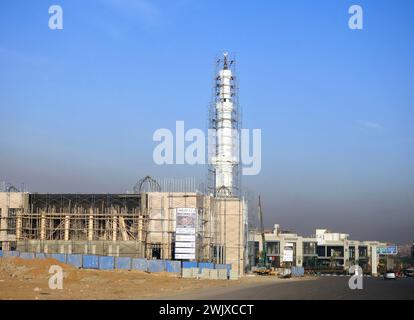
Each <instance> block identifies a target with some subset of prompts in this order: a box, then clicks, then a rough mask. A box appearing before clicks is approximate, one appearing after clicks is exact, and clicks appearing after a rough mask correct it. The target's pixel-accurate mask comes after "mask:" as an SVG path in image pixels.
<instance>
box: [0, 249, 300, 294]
mask: <svg viewBox="0 0 414 320" xmlns="http://www.w3.org/2000/svg"><path fill="white" fill-rule="evenodd" d="M51 265H59V266H61V267H62V268H63V276H64V280H63V289H62V290H59V289H55V290H52V289H49V277H50V276H51V275H50V274H49V272H48V271H49V268H50V266H51ZM302 280H305V279H289V280H287V279H282V280H281V279H277V278H276V277H243V278H242V279H240V280H236V281H229V280H196V279H181V278H180V277H179V276H178V275H175V274H171V273H166V272H161V273H146V272H142V271H135V270H133V271H127V270H113V271H104V270H85V269H77V268H75V267H73V266H70V265H67V264H63V263H61V262H59V261H57V260H54V259H44V260H41V259H34V260H25V259H21V258H17V257H13V258H0V299H1V300H7V299H12V300H17V299H20V300H50V299H59V300H61V299H62V300H63V299H159V298H163V297H168V298H172V299H173V298H174V295H178V296H179V295H181V294H183V293H189V292H192V291H194V292H200V291H203V290H207V289H208V290H214V288H223V287H231V286H242V287H244V286H255V285H260V284H265V283H269V282H275V281H284V282H286V281H302Z"/></svg>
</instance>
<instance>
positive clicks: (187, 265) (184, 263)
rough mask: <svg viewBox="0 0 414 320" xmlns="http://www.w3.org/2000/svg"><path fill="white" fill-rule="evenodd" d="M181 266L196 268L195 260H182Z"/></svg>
mask: <svg viewBox="0 0 414 320" xmlns="http://www.w3.org/2000/svg"><path fill="white" fill-rule="evenodd" d="M183 268H184V269H187V268H197V262H195V261H183Z"/></svg>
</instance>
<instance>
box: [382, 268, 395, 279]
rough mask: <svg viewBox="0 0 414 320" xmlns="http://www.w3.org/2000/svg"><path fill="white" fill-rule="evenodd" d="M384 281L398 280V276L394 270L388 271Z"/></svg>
mask: <svg viewBox="0 0 414 320" xmlns="http://www.w3.org/2000/svg"><path fill="white" fill-rule="evenodd" d="M384 279H385V280H388V279H391V280H397V276H396V274H395V272H394V270H387V271H386V272H385V273H384Z"/></svg>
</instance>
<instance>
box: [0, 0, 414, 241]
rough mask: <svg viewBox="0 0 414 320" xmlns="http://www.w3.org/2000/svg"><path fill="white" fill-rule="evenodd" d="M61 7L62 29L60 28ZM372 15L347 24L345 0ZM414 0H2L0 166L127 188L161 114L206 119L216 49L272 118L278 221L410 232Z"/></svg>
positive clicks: (164, 122)
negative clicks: (56, 16)
mask: <svg viewBox="0 0 414 320" xmlns="http://www.w3.org/2000/svg"><path fill="white" fill-rule="evenodd" d="M52 4H59V5H61V6H62V8H63V19H64V22H63V23H64V29H63V30H62V31H51V30H50V29H49V28H48V19H49V14H48V8H49V6H50V5H52ZM352 4H359V5H361V6H362V7H363V9H364V29H363V30H362V31H355V30H354V31H352V30H350V29H349V28H348V19H349V14H348V8H349V7H350V6H351V5H352ZM413 13H414V2H413V1H410V0H406V1H403V0H396V1H391V0H371V1H366V0H354V1H346V0H336V1H332V0H314V1H308V0H302V1H300V0H295V1H255V2H251V1H216V0H210V1H206V0H205V1H203V0H200V1H194V0H177V1H174V0H168V1H167V0H163V1H161V0H153V1H150V0H136V1H133V0H118V1H115V0H88V1H81V0H71V1H40V0H39V1H21V0H13V1H11V0H3V1H1V4H0V119H1V125H0V180H7V181H10V182H13V183H15V184H16V185H19V184H20V183H22V182H24V183H26V184H27V185H28V187H29V189H30V190H31V191H38V192H123V191H125V190H131V188H132V186H133V185H134V183H135V182H136V181H137V180H138V179H139V178H140V177H142V176H145V175H147V174H150V175H154V176H189V175H195V176H197V177H199V179H200V180H202V179H203V178H204V177H205V168H203V167H202V166H196V167H189V166H183V165H181V166H180V165H177V166H172V167H171V166H164V167H160V166H157V165H155V164H154V163H153V161H152V151H153V148H154V146H155V143H154V142H153V141H152V134H153V132H154V131H155V130H156V129H158V128H171V129H173V128H174V126H175V121H177V120H184V121H185V123H186V128H202V129H204V128H205V125H206V114H207V106H208V104H209V103H210V99H211V83H212V72H213V63H214V60H215V57H216V56H217V55H218V54H220V53H221V52H223V51H224V50H228V51H230V52H233V53H235V54H236V56H237V60H238V72H239V81H240V102H241V105H242V106H243V112H244V113H243V116H244V118H243V126H244V127H245V128H260V129H262V171H261V173H260V174H259V175H258V176H254V177H247V178H244V185H245V187H247V188H249V189H250V190H255V193H256V194H261V195H262V198H263V204H264V209H265V216H266V219H265V220H266V225H267V226H271V225H272V224H273V223H279V224H281V225H282V227H286V228H289V229H294V230H296V231H298V232H301V233H305V234H311V233H312V232H313V230H314V229H315V228H316V227H328V228H331V229H333V230H335V231H340V232H346V233H350V234H351V236H352V237H353V238H357V239H361V240H362V239H378V240H385V241H395V242H397V243H401V242H408V241H412V240H414V238H413V233H412V230H413V229H414V171H413V170H412V167H413V163H414V126H413V125H412V124H413V120H414V105H413V101H414V90H413V84H414V60H413V58H412V57H414V43H413V42H414V41H413V39H414V19H412V17H413Z"/></svg>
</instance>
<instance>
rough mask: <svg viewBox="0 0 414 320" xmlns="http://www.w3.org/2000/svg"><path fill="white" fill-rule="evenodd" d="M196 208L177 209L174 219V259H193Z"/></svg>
mask: <svg viewBox="0 0 414 320" xmlns="http://www.w3.org/2000/svg"><path fill="white" fill-rule="evenodd" d="M196 226H197V209H196V208H177V210H176V217H175V259H188V260H191V259H195V238H196V236H195V234H196Z"/></svg>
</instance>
